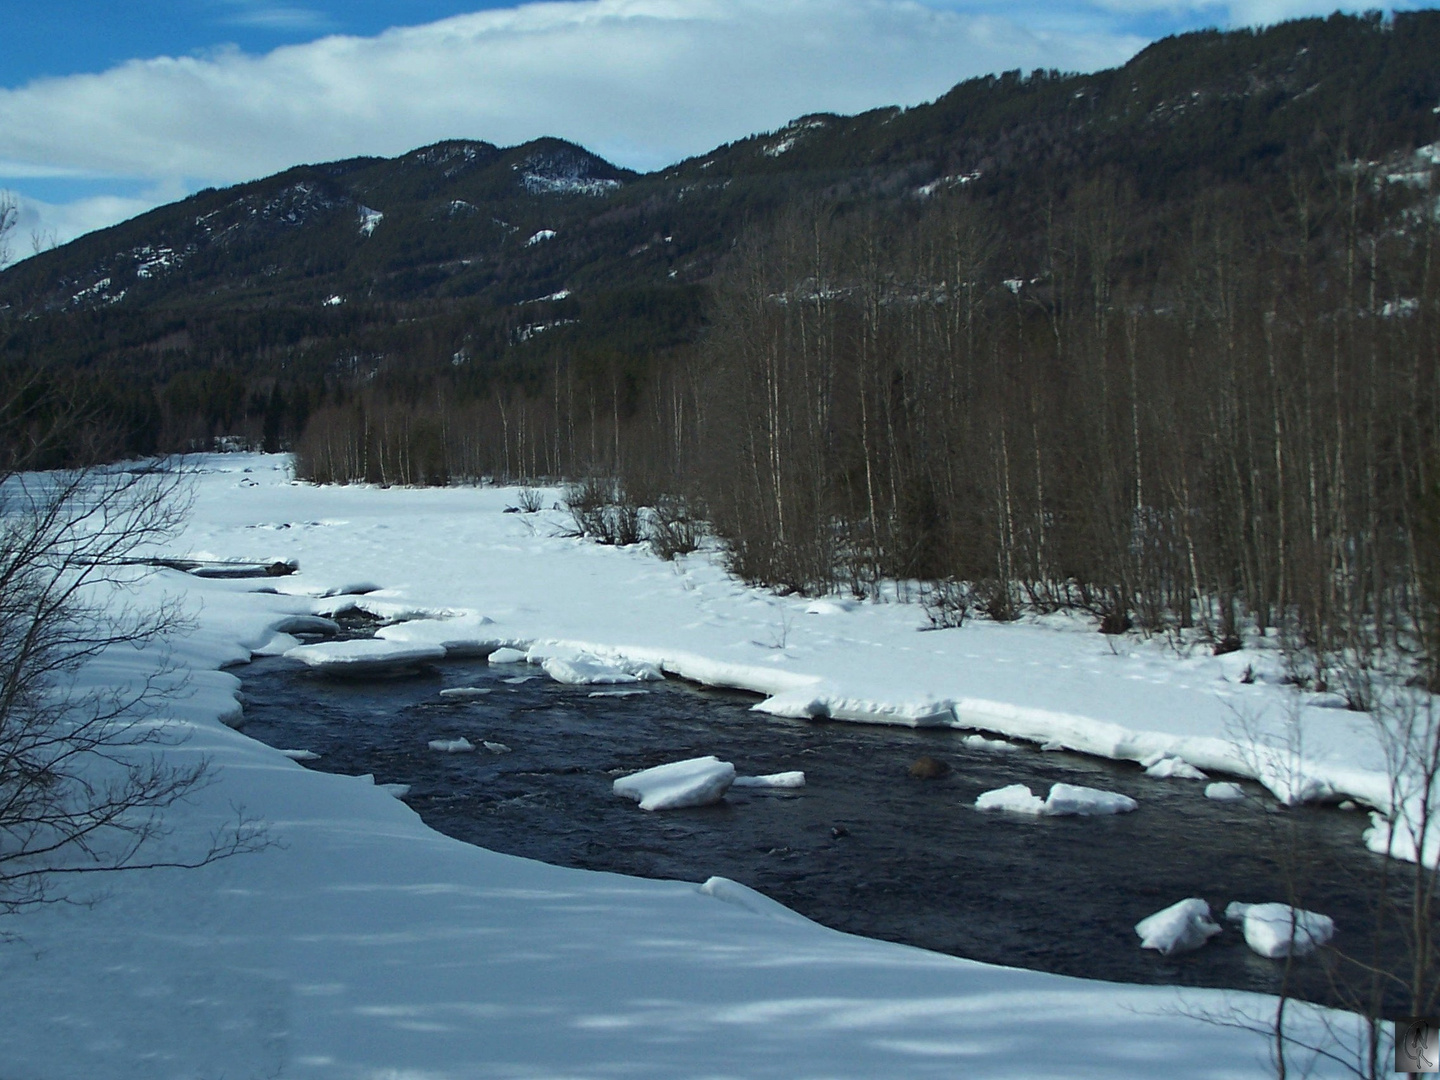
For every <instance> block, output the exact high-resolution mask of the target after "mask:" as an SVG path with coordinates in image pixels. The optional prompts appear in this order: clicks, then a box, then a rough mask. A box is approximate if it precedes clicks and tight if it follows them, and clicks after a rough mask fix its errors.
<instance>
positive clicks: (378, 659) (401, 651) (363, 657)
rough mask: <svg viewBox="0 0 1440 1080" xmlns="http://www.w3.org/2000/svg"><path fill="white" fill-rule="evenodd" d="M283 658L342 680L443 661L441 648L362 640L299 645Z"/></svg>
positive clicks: (399, 671)
mask: <svg viewBox="0 0 1440 1080" xmlns="http://www.w3.org/2000/svg"><path fill="white" fill-rule="evenodd" d="M285 656H286V657H288V658H289V659H291V660H299V661H301V662H302V663H305V664H309V665H310V666H311V667H312V668H315V669H316V670H317V671H320V672H322V673H324V674H326V675H336V676H340V677H342V678H372V677H375V676H386V675H398V674H402V673H405V672H409V671H413V670H414V669H415V667H416V665H417V664H423V663H429V662H431V661H434V660H443V659H444V658H445V649H444V648H443V647H442V646H440V645H407V644H403V643H399V642H393V641H381V640H376V639H362V640H358V641H326V642H321V643H320V644H318V645H300V646H297V647H296V648H293V649H290V650H289V651H288V652H286V653H285Z"/></svg>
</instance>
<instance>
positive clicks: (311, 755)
mask: <svg viewBox="0 0 1440 1080" xmlns="http://www.w3.org/2000/svg"><path fill="white" fill-rule="evenodd" d="M277 753H281V754H284V755H285V756H286V757H288V758H289V759H290V760H291V761H319V760H320V755H319V754H317V753H315V751H313V750H280V751H277Z"/></svg>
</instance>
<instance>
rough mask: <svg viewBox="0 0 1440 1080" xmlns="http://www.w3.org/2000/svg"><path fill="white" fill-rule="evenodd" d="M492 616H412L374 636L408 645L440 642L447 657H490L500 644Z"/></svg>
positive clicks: (382, 628) (384, 627) (381, 630)
mask: <svg viewBox="0 0 1440 1080" xmlns="http://www.w3.org/2000/svg"><path fill="white" fill-rule="evenodd" d="M493 625H494V623H493V621H492V620H491V619H488V618H486V617H485V616H484V615H461V616H459V617H457V618H451V619H410V620H408V621H406V622H402V623H395V624H394V625H392V626H382V627H381V628H380V629H379V630H376V631H375V636H376V637H377V638H380V639H381V640H383V641H393V642H396V643H397V644H406V645H439V646H440V647H441V648H443V649H444V650H445V654H446V655H447V656H452V657H462V656H475V657H478V656H489V655H490V654H491V653H492V652H494V651H495V649H496V648H497V647H498V646H499V645H500V642H499V641H497V640H496V638H495V634H494V631H487V630H486V627H490V626H493Z"/></svg>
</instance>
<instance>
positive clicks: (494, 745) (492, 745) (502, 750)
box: [480, 739, 510, 754]
mask: <svg viewBox="0 0 1440 1080" xmlns="http://www.w3.org/2000/svg"><path fill="white" fill-rule="evenodd" d="M480 745H481V746H483V747H485V749H486V750H488V751H490V753H492V754H508V753H510V747H508V746H506V745H505V744H504V743H503V742H491V741H490V740H489V739H486V740H485V741H483V742H482V743H481V744H480Z"/></svg>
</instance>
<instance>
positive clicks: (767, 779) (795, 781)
mask: <svg viewBox="0 0 1440 1080" xmlns="http://www.w3.org/2000/svg"><path fill="white" fill-rule="evenodd" d="M731 786H732V787H743V788H798V787H804V786H805V774H804V773H803V772H801V771H800V770H798V769H797V770H795V771H793V772H777V773H770V774H768V775H766V776H737V777H735V780H734V782H733V783H732V784H731Z"/></svg>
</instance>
